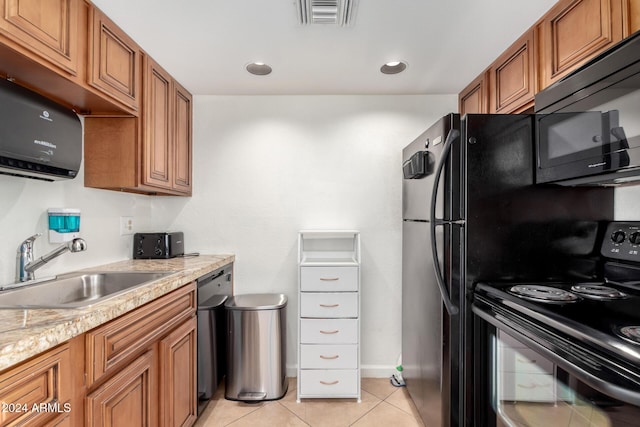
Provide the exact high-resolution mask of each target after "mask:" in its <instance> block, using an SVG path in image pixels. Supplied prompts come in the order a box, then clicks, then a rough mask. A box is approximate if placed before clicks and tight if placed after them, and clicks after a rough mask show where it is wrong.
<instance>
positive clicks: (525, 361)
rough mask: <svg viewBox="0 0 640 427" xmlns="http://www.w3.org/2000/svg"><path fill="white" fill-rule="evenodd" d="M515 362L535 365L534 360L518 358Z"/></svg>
mask: <svg viewBox="0 0 640 427" xmlns="http://www.w3.org/2000/svg"><path fill="white" fill-rule="evenodd" d="M516 360H517V361H518V362H520V363H531V364H535V363H536V359H531V360H529V359H522V358H520V357H518V358H517V359H516Z"/></svg>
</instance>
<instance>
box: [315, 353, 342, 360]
mask: <svg viewBox="0 0 640 427" xmlns="http://www.w3.org/2000/svg"><path fill="white" fill-rule="evenodd" d="M338 357H340V356H338V355H337V354H336V355H335V356H325V355H322V354H321V355H320V359H324V360H335V359H337V358H338Z"/></svg>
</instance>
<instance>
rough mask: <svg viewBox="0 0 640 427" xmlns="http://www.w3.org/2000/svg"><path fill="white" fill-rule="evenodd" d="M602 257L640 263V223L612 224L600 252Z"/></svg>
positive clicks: (608, 228) (608, 227)
mask: <svg viewBox="0 0 640 427" xmlns="http://www.w3.org/2000/svg"><path fill="white" fill-rule="evenodd" d="M600 253H601V254H602V256H605V257H607V258H614V259H619V260H625V261H636V262H640V222H612V223H610V224H609V225H608V226H607V231H606V233H605V236H604V241H603V242H602V249H601V251H600Z"/></svg>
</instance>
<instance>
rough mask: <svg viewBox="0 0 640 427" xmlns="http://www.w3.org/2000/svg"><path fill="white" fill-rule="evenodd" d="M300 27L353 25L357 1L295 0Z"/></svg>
mask: <svg viewBox="0 0 640 427" xmlns="http://www.w3.org/2000/svg"><path fill="white" fill-rule="evenodd" d="M297 3H298V18H299V20H300V24H302V25H312V24H313V25H315V24H331V25H339V26H341V27H344V26H350V25H353V22H354V17H355V12H356V3H357V0H297Z"/></svg>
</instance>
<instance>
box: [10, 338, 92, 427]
mask: <svg viewBox="0 0 640 427" xmlns="http://www.w3.org/2000/svg"><path fill="white" fill-rule="evenodd" d="M82 343H83V341H82V338H81V337H76V338H74V339H72V340H70V341H68V342H66V343H64V344H62V345H59V346H57V347H55V348H53V349H51V350H49V351H47V352H45V353H43V354H41V355H38V356H36V357H34V358H32V359H30V360H29V361H27V362H24V363H22V364H21V365H19V366H17V367H15V368H11V369H9V370H7V371H4V372H3V373H1V374H0V405H1V407H0V425H1V426H23V425H24V426H27V425H29V426H32V425H33V426H41V425H48V426H49V425H50V426H74V425H78V426H79V425H82V391H83V385H82V376H83V375H82V369H81V368H82V367H83V366H84V363H82V360H83V359H82V356H83V346H82ZM78 361H80V364H79V365H78Z"/></svg>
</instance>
